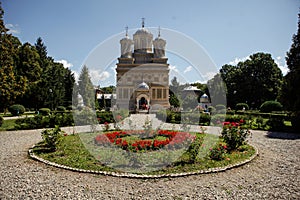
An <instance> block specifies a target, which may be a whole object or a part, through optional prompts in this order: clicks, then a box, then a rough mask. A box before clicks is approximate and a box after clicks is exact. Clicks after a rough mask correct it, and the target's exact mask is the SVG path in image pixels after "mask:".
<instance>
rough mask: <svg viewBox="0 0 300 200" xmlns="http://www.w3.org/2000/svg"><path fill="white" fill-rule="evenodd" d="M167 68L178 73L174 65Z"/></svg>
mask: <svg viewBox="0 0 300 200" xmlns="http://www.w3.org/2000/svg"><path fill="white" fill-rule="evenodd" d="M169 68H170V71H174V72H177V73H179V70H178V69H177V67H176V66H175V65H170V66H169Z"/></svg>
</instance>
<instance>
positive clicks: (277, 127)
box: [266, 115, 285, 131]
mask: <svg viewBox="0 0 300 200" xmlns="http://www.w3.org/2000/svg"><path fill="white" fill-rule="evenodd" d="M266 124H267V125H268V126H270V130H272V131H283V130H284V128H285V124H284V117H283V116H275V115H273V116H271V118H270V119H269V120H268V121H267V122H266Z"/></svg>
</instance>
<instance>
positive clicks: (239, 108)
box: [235, 103, 249, 110]
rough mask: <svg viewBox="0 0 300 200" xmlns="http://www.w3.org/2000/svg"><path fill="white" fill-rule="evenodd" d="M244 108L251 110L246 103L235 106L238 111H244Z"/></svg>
mask: <svg viewBox="0 0 300 200" xmlns="http://www.w3.org/2000/svg"><path fill="white" fill-rule="evenodd" d="M244 108H245V110H249V106H248V104H246V103H237V104H236V105H235V109H236V110H244Z"/></svg>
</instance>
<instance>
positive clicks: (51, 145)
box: [41, 126, 63, 151]
mask: <svg viewBox="0 0 300 200" xmlns="http://www.w3.org/2000/svg"><path fill="white" fill-rule="evenodd" d="M62 133H63V132H62V131H61V130H60V128H59V126H55V128H54V129H46V130H44V131H42V133H41V135H42V139H43V142H44V144H45V147H47V148H48V149H49V150H50V151H55V150H56V145H57V144H58V143H59V140H60V138H61V136H62Z"/></svg>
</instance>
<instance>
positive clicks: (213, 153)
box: [208, 143, 227, 161]
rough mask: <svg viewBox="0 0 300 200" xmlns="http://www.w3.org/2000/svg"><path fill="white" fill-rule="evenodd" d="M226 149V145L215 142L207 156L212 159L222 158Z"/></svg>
mask: <svg viewBox="0 0 300 200" xmlns="http://www.w3.org/2000/svg"><path fill="white" fill-rule="evenodd" d="M226 151H227V146H226V145H223V144H221V143H218V144H216V145H215V146H214V147H213V148H211V149H210V152H209V154H208V155H209V158H210V159H212V160H218V161H220V160H223V159H224V157H225V154H226Z"/></svg>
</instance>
